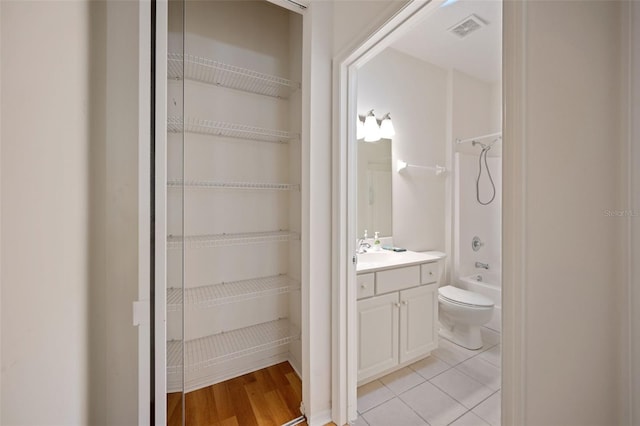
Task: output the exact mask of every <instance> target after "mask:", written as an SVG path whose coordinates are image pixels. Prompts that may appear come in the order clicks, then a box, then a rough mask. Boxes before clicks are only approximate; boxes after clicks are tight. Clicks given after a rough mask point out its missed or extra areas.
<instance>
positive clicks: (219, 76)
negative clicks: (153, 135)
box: [167, 53, 300, 99]
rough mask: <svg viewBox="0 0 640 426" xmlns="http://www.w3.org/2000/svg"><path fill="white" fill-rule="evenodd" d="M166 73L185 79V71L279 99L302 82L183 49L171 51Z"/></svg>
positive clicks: (210, 81)
mask: <svg viewBox="0 0 640 426" xmlns="http://www.w3.org/2000/svg"><path fill="white" fill-rule="evenodd" d="M183 61H184V67H183ZM167 73H168V76H169V78H173V79H178V80H179V79H182V78H183V73H184V75H185V76H186V78H187V79H189V80H195V81H199V82H202V83H207V84H213V85H216V86H222V87H228V88H230V89H236V90H242V91H243V92H249V93H256V94H259V95H265V96H271V97H274V98H280V99H287V98H289V96H290V95H291V93H292V92H294V91H296V90H297V89H299V88H300V83H296V82H294V81H291V80H287V79H286V78H282V77H276V76H273V75H269V74H264V73H261V72H258V71H254V70H250V69H247V68H241V67H236V66H234V65H229V64H225V63H222V62H218V61H214V60H212V59H208V58H203V57H201V56H194V55H182V54H181V53H169V55H168V59H167Z"/></svg>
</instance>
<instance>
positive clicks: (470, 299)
mask: <svg viewBox="0 0 640 426" xmlns="http://www.w3.org/2000/svg"><path fill="white" fill-rule="evenodd" d="M438 294H439V295H440V297H441V298H443V299H444V300H446V301H447V302H450V303H454V304H456V305H462V306H476V307H481V308H491V307H493V305H494V303H493V301H492V300H491V299H489V298H488V297H486V296H483V295H482V294H479V293H476V292H473V291H469V290H464V289H461V288H458V287H454V286H452V285H447V286H444V287H440V288H439V289H438Z"/></svg>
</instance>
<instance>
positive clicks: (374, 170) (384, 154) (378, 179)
mask: <svg viewBox="0 0 640 426" xmlns="http://www.w3.org/2000/svg"><path fill="white" fill-rule="evenodd" d="M391 170H392V167H391V139H380V140H379V141H377V142H365V141H364V140H359V141H358V224H357V229H358V237H361V236H362V235H363V234H364V230H365V229H366V230H367V231H368V234H369V237H370V238H372V237H373V235H374V232H379V233H380V236H381V237H390V236H391V235H392V229H391V206H392V201H391Z"/></svg>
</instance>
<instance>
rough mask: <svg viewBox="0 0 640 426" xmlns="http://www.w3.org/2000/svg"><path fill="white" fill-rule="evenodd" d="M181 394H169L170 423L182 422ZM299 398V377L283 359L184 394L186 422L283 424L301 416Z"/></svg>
mask: <svg viewBox="0 0 640 426" xmlns="http://www.w3.org/2000/svg"><path fill="white" fill-rule="evenodd" d="M181 396H182V394H181V393H170V394H168V395H167V425H169V426H180V425H181V423H182V401H181ZM300 401H302V383H301V381H300V378H299V377H298V376H297V374H296V373H295V372H294V371H293V368H291V365H289V363H288V362H283V363H281V364H277V365H274V366H271V367H267V368H264V369H262V370H258V371H255V372H253V373H249V374H245V375H244V376H240V377H236V378H235V379H231V380H227V381H226V382H222V383H218V384H215V385H212V386H209V387H206V388H203V389H198V390H196V391H193V392H189V393H187V394H185V401H184V409H185V416H184V419H185V425H186V426H210V425H211V426H214V425H215V426H281V425H282V424H284V423H286V422H288V421H290V420H293V419H295V418H296V417H298V416H300ZM303 425H306V423H303Z"/></svg>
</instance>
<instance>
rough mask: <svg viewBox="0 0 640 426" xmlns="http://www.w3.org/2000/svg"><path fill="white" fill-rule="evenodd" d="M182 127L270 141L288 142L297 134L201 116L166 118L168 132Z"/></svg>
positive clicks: (208, 132) (238, 137)
mask: <svg viewBox="0 0 640 426" xmlns="http://www.w3.org/2000/svg"><path fill="white" fill-rule="evenodd" d="M183 129H184V131H185V132H188V133H199V134H203V135H214V136H222V137H227V138H234V139H244V140H253V141H261V142H272V143H289V140H291V139H292V138H296V137H297V135H293V134H292V133H290V132H287V131H285V130H275V129H265V128H262V127H255V126H249V125H246V124H237V123H225V122H222V121H213V120H205V119H202V118H187V119H186V121H183V120H182V117H173V116H172V117H168V118H167V131H168V132H169V133H181V132H182V131H183Z"/></svg>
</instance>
